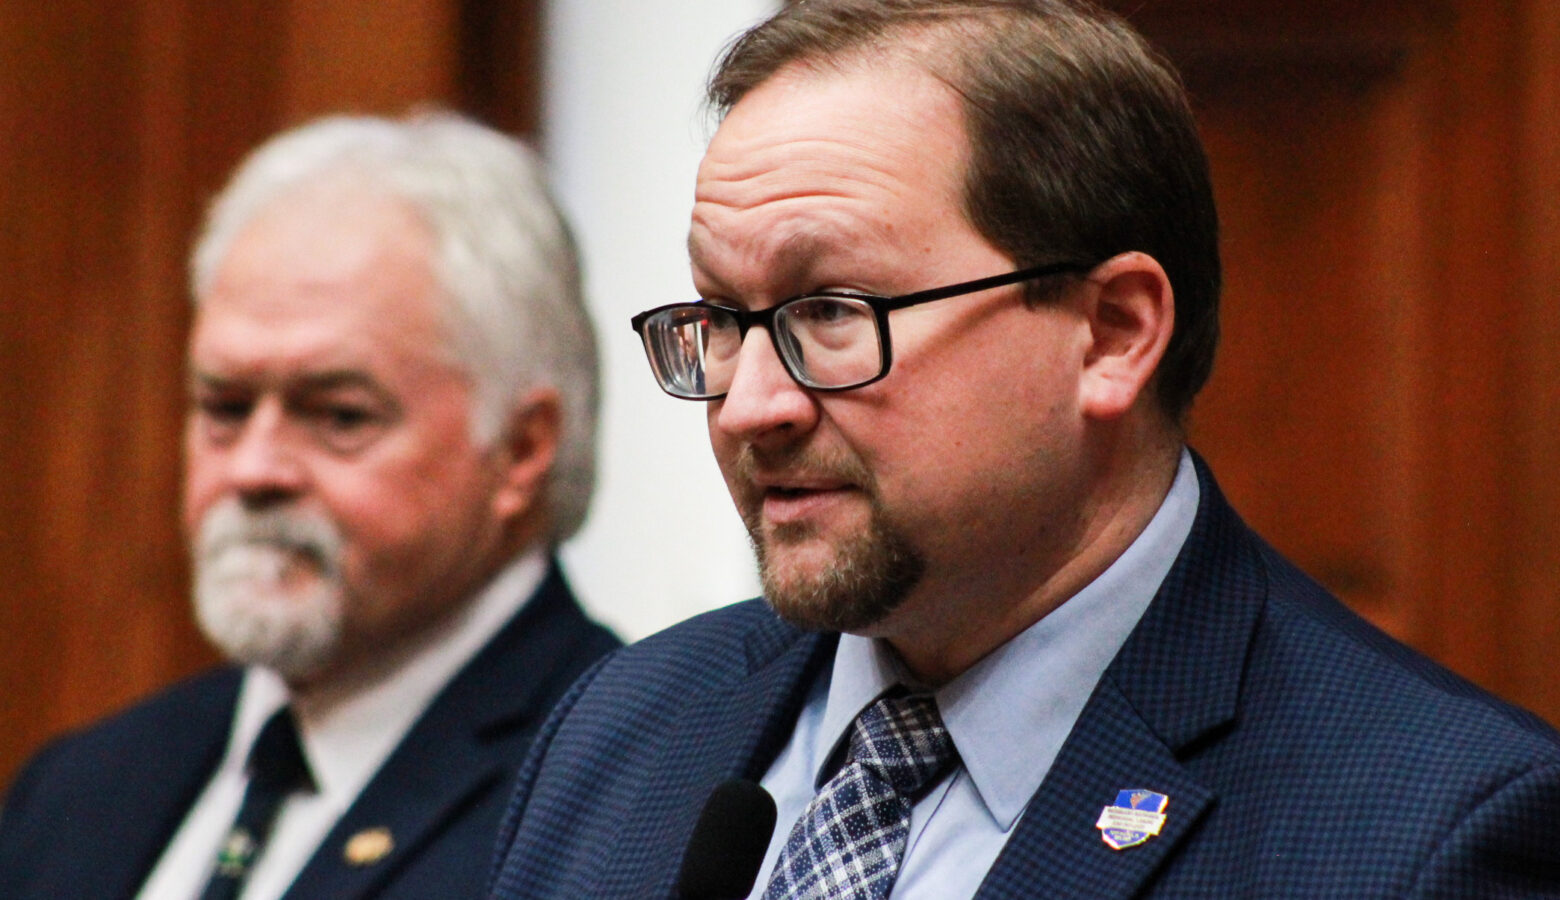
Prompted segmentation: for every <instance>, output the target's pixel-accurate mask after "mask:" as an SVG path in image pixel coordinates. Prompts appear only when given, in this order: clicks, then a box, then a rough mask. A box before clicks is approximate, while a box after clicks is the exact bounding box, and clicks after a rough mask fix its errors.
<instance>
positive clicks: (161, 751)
mask: <svg viewBox="0 0 1560 900" xmlns="http://www.w3.org/2000/svg"><path fill="white" fill-rule="evenodd" d="M242 680H243V673H242V670H240V669H237V668H232V667H223V668H218V669H213V670H210V671H208V672H205V673H203V674H201V675H197V676H195V677H193V678H190V679H187V680H185V681H181V682H179V683H177V684H174V685H172V686H171V687H168V688H166V689H164V690H162V691H160V692H158V693H156V694H153V695H152V696H150V697H147V698H145V699H144V700H141V701H139V702H137V703H136V704H134V705H133V706H130V707H128V708H126V709H124V710H121V711H120V712H117V713H115V714H113V715H111V716H108V717H107V718H104V719H101V720H99V721H97V722H94V723H92V724H90V725H87V726H85V727H83V728H80V729H78V730H75V731H72V732H69V733H67V734H64V735H62V736H60V737H58V738H55V739H54V740H53V741H51V742H50V743H49V744H48V745H47V746H45V747H44V748H43V749H42V750H41V751H39V752H38V754H37V755H36V756H34V757H33V759H32V760H30V761H29V763H28V764H27V766H26V767H25V768H24V769H23V774H22V775H21V776H19V777H18V778H17V781H16V784H17V786H18V787H19V786H20V785H22V784H23V783H24V782H26V781H27V780H28V779H29V776H30V777H31V778H32V779H33V780H34V781H36V780H38V779H40V778H42V777H43V776H44V775H46V774H48V773H53V772H56V771H74V770H79V769H87V770H94V771H121V772H122V771H123V770H124V768H125V767H127V766H132V765H136V764H137V763H139V762H140V761H143V760H145V761H149V762H161V763H163V764H166V763H167V759H166V756H167V754H169V753H170V752H172V753H176V754H177V753H179V752H180V751H181V749H182V748H184V747H192V748H193V747H199V746H203V745H205V744H207V743H209V742H210V741H211V740H213V739H216V740H221V739H223V738H225V737H226V735H227V733H228V728H229V725H230V723H231V720H232V713H233V707H234V704H235V703H236V702H237V699H238V690H239V686H240V684H241V683H242Z"/></svg>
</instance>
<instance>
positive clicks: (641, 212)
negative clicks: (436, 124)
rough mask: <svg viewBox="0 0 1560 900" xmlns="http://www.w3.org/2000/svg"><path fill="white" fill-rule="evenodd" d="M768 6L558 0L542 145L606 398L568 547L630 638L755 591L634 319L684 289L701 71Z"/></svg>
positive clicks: (709, 471)
mask: <svg viewBox="0 0 1560 900" xmlns="http://www.w3.org/2000/svg"><path fill="white" fill-rule="evenodd" d="M776 6H777V3H776V2H774V0H677V2H674V3H649V2H646V0H552V2H551V3H550V4H549V7H548V10H547V17H548V19H547V29H548V43H547V53H548V61H547V69H546V100H545V113H544V115H545V118H544V121H545V125H544V130H545V143H544V145H543V147H542V150H543V153H544V154H545V155H546V156H547V159H548V162H549V164H550V166H551V167H552V174H553V183H554V186H555V188H556V190H557V192H558V197H559V201H560V203H562V205H563V207H564V209H565V211H566V212H567V213H568V215H569V216H570V219H571V220H572V222H573V223H574V227H575V229H576V232H577V234H578V236H579V239H580V246H581V251H582V253H583V255H584V259H585V272H586V292H587V294H588V296H589V298H590V301H591V309H592V312H593V313H594V314H595V318H596V326H597V330H598V333H599V335H600V339H601V349H602V364H603V369H604V371H603V380H602V384H603V393H604V406H603V410H602V413H603V418H602V426H601V433H600V442H599V451H598V460H599V475H598V482H597V485H598V486H597V491H596V498H595V502H594V503H593V505H592V507H591V513H590V519H589V520H588V521H587V522H586V525H585V528H584V529H583V530H582V531H581V532H580V534H579V535H578V536H576V537H575V538H574V540H572V541H570V542H569V544H567V545H566V546H565V547H564V548H563V558H564V565H565V567H566V568H567V569H568V572H569V577H570V579H571V581H572V582H573V584H574V587H575V588H576V590H577V591H578V592H579V593H580V595H581V598H582V599H583V601H584V602H585V605H586V606H587V608H588V609H589V610H590V611H591V612H592V613H593V614H594V615H595V616H597V617H598V618H599V619H600V620H602V621H603V622H606V623H607V624H609V625H611V626H613V627H615V628H617V629H618V631H619V632H620V633H621V634H622V635H623V636H624V637H625V638H630V639H632V638H638V637H642V636H644V635H646V634H649V633H650V632H652V631H656V630H659V629H660V628H663V627H665V626H667V625H670V624H672V623H673V622H676V621H678V620H680V619H684V618H686V617H688V616H689V615H692V614H693V613H696V612H700V611H703V610H706V609H713V608H714V607H716V606H722V605H725V604H727V603H731V602H733V601H736V600H740V599H745V598H747V597H751V596H754V595H755V594H757V593H758V587H757V584H758V582H757V578H756V576H755V575H754V571H753V558H752V552H751V551H750V550H749V548H748V544H747V538H746V536H745V533H744V532H743V530H742V525H741V522H740V520H739V519H738V518H737V514H736V512H735V510H734V509H733V508H732V505H731V500H730V498H729V497H728V496H727V494H726V489H725V486H724V484H723V482H722V481H721V478H720V472H719V470H718V469H716V467H715V463H714V460H713V458H712V457H711V454H710V448H709V440H708V437H707V434H706V431H705V426H704V404H702V403H690V402H688V401H686V400H674V399H672V398H670V397H668V396H666V395H665V394H663V393H661V391H660V389H659V388H657V387H656V386H655V382H654V381H653V380H652V378H651V376H650V371H649V368H648V367H647V365H646V364H645V359H644V351H643V350H642V349H641V348H640V345H639V342H638V338H637V336H636V335H635V334H634V333H633V331H632V330H631V329H630V328H629V325H628V320H629V317H630V316H632V315H633V314H634V313H636V312H639V311H640V310H643V309H649V308H650V307H652V306H659V305H661V304H663V303H673V302H677V301H680V300H691V299H693V297H694V294H693V290H692V287H691V282H690V279H689V275H688V261H687V253H686V250H685V244H684V241H685V239H686V237H687V231H688V213H689V210H690V209H691V207H692V205H693V179H694V172H695V170H696V169H697V167H698V161H699V157H700V155H701V154H702V153H703V149H704V144H705V143H706V141H707V139H708V136H709V132H710V130H711V128H712V127H713V126H712V125H711V123H710V122H709V121H708V120H707V118H706V117H705V115H704V113H703V110H702V108H701V106H700V99H701V94H702V87H703V83H704V78H705V76H706V75H707V74H708V72H709V68H710V64H711V63H712V62H713V61H714V59H715V57H716V55H717V53H718V51H719V50H720V48H721V47H723V46H724V45H725V43H726V41H727V40H728V39H729V38H730V37H731V36H733V35H734V34H736V33H737V32H739V31H741V30H742V29H743V28H745V27H747V26H748V25H751V24H752V23H754V22H756V21H758V20H759V19H761V18H763V17H764V16H765V15H767V14H768V13H769V12H771V11H772V10H773V9H774V8H776Z"/></svg>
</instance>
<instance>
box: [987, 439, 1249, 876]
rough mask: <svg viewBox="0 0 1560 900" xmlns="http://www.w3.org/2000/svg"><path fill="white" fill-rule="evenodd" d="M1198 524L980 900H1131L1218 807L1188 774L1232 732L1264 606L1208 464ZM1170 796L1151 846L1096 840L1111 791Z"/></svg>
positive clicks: (1239, 532)
mask: <svg viewBox="0 0 1560 900" xmlns="http://www.w3.org/2000/svg"><path fill="white" fill-rule="evenodd" d="M1194 460H1195V462H1196V464H1197V472H1198V481H1199V486H1200V488H1201V501H1200V503H1199V507H1198V512H1197V519H1196V521H1195V522H1194V524H1193V526H1192V532H1191V535H1190V536H1189V537H1188V539H1187V542H1186V545H1185V546H1184V547H1183V548H1182V550H1181V553H1180V556H1179V557H1178V558H1177V560H1176V563H1175V565H1174V566H1173V567H1172V569H1171V571H1170V574H1169V575H1168V576H1167V577H1166V579H1165V583H1164V584H1163V585H1162V586H1161V587H1160V589H1159V592H1158V594H1157V595H1156V596H1155V598H1154V601H1153V603H1151V604H1150V605H1149V608H1148V611H1147V612H1146V613H1145V614H1144V616H1143V619H1142V621H1141V622H1139V623H1138V626H1137V628H1136V629H1134V630H1133V632H1132V634H1131V636H1129V637H1128V639H1127V642H1126V643H1125V644H1124V645H1123V646H1122V649H1121V652H1120V653H1119V654H1117V657H1116V659H1115V660H1114V661H1113V662H1112V663H1111V665H1110V667H1109V668H1108V669H1107V670H1106V672H1105V675H1104V677H1103V678H1102V679H1101V680H1100V684H1099V686H1098V687H1097V688H1096V689H1095V692H1094V695H1093V696H1092V697H1091V698H1090V700H1089V703H1088V705H1087V706H1086V707H1085V708H1084V711H1083V713H1082V714H1081V715H1080V716H1079V718H1078V722H1077V724H1076V725H1074V726H1073V731H1072V734H1071V735H1070V736H1069V737H1068V739H1067V743H1066V744H1065V745H1064V746H1063V748H1062V752H1061V753H1060V754H1059V755H1058V756H1057V759H1056V762H1055V764H1054V765H1053V766H1052V768H1051V771H1050V772H1049V773H1048V774H1047V776H1046V779H1045V781H1044V783H1042V784H1041V786H1040V790H1039V791H1037V792H1036V793H1035V796H1034V797H1033V798H1032V799H1031V801H1030V803H1029V805H1028V807H1027V808H1026V809H1025V812H1024V816H1023V818H1022V819H1021V820H1020V821H1019V824H1018V825H1017V827H1016V828H1015V830H1014V833H1013V835H1012V837H1011V838H1010V839H1009V841H1008V844H1007V846H1006V847H1005V848H1004V849H1003V852H1002V854H1001V855H1000V856H999V857H998V858H997V861H996V863H995V864H994V865H993V867H992V870H991V872H990V873H989V874H988V875H987V878H986V880H985V882H984V883H983V884H982V885H981V889H980V891H979V892H978V893H977V895H976V896H977V898H979V900H998V898H1008V897H1013V898H1018V897H1032V896H1035V895H1036V893H1037V892H1039V893H1042V894H1044V895H1054V896H1059V897H1071V896H1087V897H1095V898H1100V900H1113V898H1127V897H1132V896H1135V895H1136V894H1137V892H1138V890H1139V889H1140V888H1141V887H1142V885H1143V884H1145V883H1146V882H1147V880H1148V879H1149V878H1150V877H1152V875H1153V873H1154V872H1155V871H1156V870H1157V869H1158V868H1159V867H1160V866H1161V865H1162V864H1163V863H1164V862H1165V861H1166V860H1167V859H1168V858H1169V857H1170V856H1171V854H1172V852H1173V851H1174V850H1175V849H1176V848H1177V847H1178V846H1179V845H1180V843H1181V841H1182V840H1183V839H1184V838H1185V837H1186V836H1187V835H1188V834H1190V833H1191V831H1192V830H1193V826H1194V825H1195V824H1196V822H1197V820H1198V819H1200V818H1201V817H1202V815H1203V814H1204V813H1205V812H1206V811H1207V809H1208V808H1209V806H1210V804H1212V803H1213V802H1214V801H1215V799H1216V797H1215V795H1214V793H1213V791H1212V790H1210V789H1209V788H1208V787H1206V786H1205V785H1203V784H1202V783H1200V782H1199V780H1198V779H1197V778H1196V777H1195V775H1193V774H1192V773H1191V772H1189V771H1188V770H1187V769H1186V768H1185V766H1184V761H1185V760H1186V759H1187V758H1189V757H1190V756H1191V755H1193V754H1195V752H1197V750H1198V749H1199V748H1200V747H1203V746H1206V744H1207V742H1208V741H1211V740H1216V739H1217V735H1218V734H1219V733H1221V729H1223V728H1226V727H1228V726H1229V725H1230V724H1231V723H1232V722H1233V721H1234V719H1235V715H1236V710H1237V704H1238V702H1239V695H1240V684H1241V677H1242V674H1243V672H1244V665H1245V658H1246V655H1247V649H1248V647H1249V644H1250V642H1251V638H1252V633H1253V630H1254V629H1255V627H1256V623H1257V619H1258V617H1259V615H1260V613H1261V609H1262V605H1263V602H1264V600H1265V597H1266V581H1265V577H1264V574H1263V568H1262V566H1261V563H1260V560H1259V559H1258V558H1257V554H1256V551H1255V548H1254V547H1253V545H1252V543H1251V537H1250V533H1249V532H1248V531H1246V530H1245V526H1244V525H1242V524H1241V522H1240V520H1239V518H1238V517H1237V516H1236V515H1235V513H1234V512H1233V510H1231V509H1230V508H1229V506H1228V505H1227V504H1226V503H1225V501H1224V498H1223V496H1222V495H1221V494H1220V493H1219V489H1218V486H1217V485H1216V484H1215V483H1214V481H1213V478H1212V476H1211V475H1210V474H1209V472H1208V469H1207V466H1206V465H1205V464H1203V462H1202V460H1201V459H1199V458H1195V457H1194ZM1137 788H1144V789H1147V790H1151V791H1155V792H1157V793H1161V794H1164V795H1166V796H1167V797H1169V803H1168V806H1167V807H1166V809H1165V824H1164V828H1163V830H1162V832H1161V833H1160V834H1159V836H1157V837H1153V838H1150V839H1148V840H1147V841H1146V842H1145V843H1143V844H1141V845H1139V846H1136V847H1130V848H1127V849H1124V850H1113V849H1111V848H1110V847H1109V846H1107V845H1106V844H1105V842H1104V841H1103V840H1102V838H1101V835H1100V832H1099V830H1098V829H1097V828H1096V827H1095V824H1096V822H1097V821H1098V819H1099V816H1100V813H1101V811H1102V810H1103V808H1104V807H1106V806H1108V805H1110V804H1112V803H1114V802H1115V799H1116V795H1117V793H1118V792H1119V791H1122V790H1127V789H1137Z"/></svg>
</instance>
